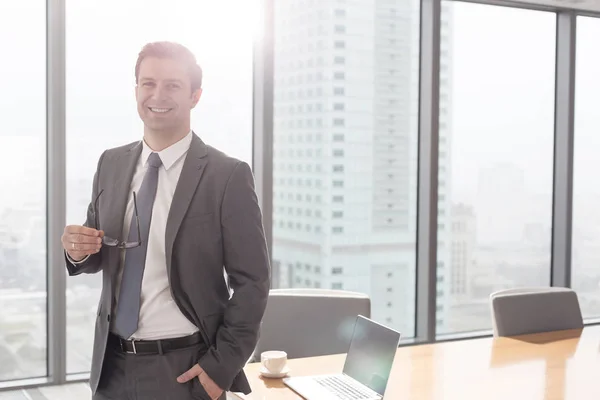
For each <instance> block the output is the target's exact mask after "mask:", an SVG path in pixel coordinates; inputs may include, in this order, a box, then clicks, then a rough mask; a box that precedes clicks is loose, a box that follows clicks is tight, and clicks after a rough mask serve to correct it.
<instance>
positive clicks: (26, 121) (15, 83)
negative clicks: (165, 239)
mask: <svg viewBox="0 0 600 400" xmlns="http://www.w3.org/2000/svg"><path fill="white" fill-rule="evenodd" d="M0 47H1V48H2V53H3V57H2V62H1V63H0V75H2V77H3V79H2V80H1V81H0V93H2V96H0V110H2V111H0V114H1V115H2V126H3V129H2V131H1V133H0V153H1V154H0V171H3V173H2V175H1V177H0V185H2V195H1V196H0V310H1V311H0V381H6V380H14V379H24V378H34V377H42V376H46V374H47V370H46V363H47V358H46V353H47V352H46V340H47V332H46V326H47V324H46V322H47V315H46V90H45V88H46V2H42V1H34V2H31V1H26V2H21V1H16V2H11V1H3V2H0ZM17 54H18V56H17ZM9 396H10V394H9Z"/></svg>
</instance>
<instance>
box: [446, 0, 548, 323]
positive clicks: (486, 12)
mask: <svg viewBox="0 0 600 400" xmlns="http://www.w3.org/2000/svg"><path fill="white" fill-rule="evenodd" d="M443 10H444V11H443V13H442V20H444V21H445V20H448V21H450V23H451V24H452V29H451V30H443V31H442V40H441V43H442V49H441V50H442V55H441V59H440V63H441V65H445V66H450V65H451V66H452V70H453V72H452V74H449V73H448V71H446V72H442V75H445V74H447V75H448V76H447V78H448V81H451V82H452V84H451V85H450V86H444V85H442V86H441V87H440V93H441V94H446V95H447V97H446V100H443V97H442V98H441V100H440V101H441V103H440V110H446V112H447V113H448V114H449V115H452V116H453V117H452V119H448V121H446V122H447V123H446V127H445V129H444V130H441V131H440V137H442V138H448V139H449V140H446V141H445V142H443V143H442V142H440V149H439V150H440V155H442V154H445V155H446V156H445V157H443V158H442V157H440V160H439V165H440V170H439V181H440V184H439V188H438V192H439V194H440V200H439V203H438V209H439V210H443V211H445V212H443V213H442V212H440V213H439V214H438V224H439V225H438V226H439V229H438V241H439V242H440V243H446V246H440V245H438V262H439V263H440V264H439V265H438V272H437V273H438V277H446V278H447V279H445V280H441V281H439V282H438V284H437V296H438V299H437V303H438V304H439V305H441V306H442V310H441V311H439V312H438V313H437V316H436V319H437V320H438V321H439V325H438V326H437V332H438V333H440V334H445V333H457V332H465V331H471V330H479V329H490V328H491V320H490V316H489V301H488V298H489V294H490V291H491V290H497V289H501V288H512V287H522V286H548V285H549V284H550V281H549V277H550V258H551V227H552V186H553V184H552V174H553V147H554V89H555V88H554V77H555V75H554V72H555V71H554V69H555V68H554V66H555V46H556V37H555V36H556V35H555V31H556V14H553V13H549V12H541V11H530V10H522V9H513V8H505V7H497V6H489V5H480V4H471V3H461V2H450V1H445V2H444V7H443ZM508 25H510V27H511V29H510V30H507V29H506V26H508ZM450 31H451V32H452V33H449V32H450ZM452 88H455V89H454V90H453V89H452ZM458 88H460V90H458ZM450 99H452V101H450ZM443 115H444V112H443V111H441V113H440V119H445V118H444V116H443ZM450 143H452V146H450V145H449V144H450ZM450 154H451V155H452V156H451V157H449V156H448V155H450ZM441 167H445V169H443V170H442V168H441ZM448 171H451V172H448ZM444 182H448V183H450V182H452V183H451V184H448V185H444V184H443V183H444ZM450 187H451V188H452V190H451V191H450ZM442 196H444V197H442ZM442 198H443V199H444V200H442ZM453 223H455V224H453ZM456 245H458V246H456ZM453 248H454V249H457V248H458V249H463V250H460V251H459V252H460V257H458V256H459V254H457V250H453ZM475 274H477V277H478V278H475ZM453 277H454V278H453ZM461 281H464V282H466V283H467V284H466V285H459V286H457V287H454V286H453V285H457V282H461ZM492 281H493V282H495V284H494V286H493V288H494V289H492V286H490V285H489V283H490V282H492Z"/></svg>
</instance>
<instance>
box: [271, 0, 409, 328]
mask: <svg viewBox="0 0 600 400" xmlns="http://www.w3.org/2000/svg"><path fill="white" fill-rule="evenodd" d="M276 3H277V7H275V10H274V27H275V28H274V29H275V33H274V35H275V37H276V38H277V40H276V41H275V44H274V46H275V50H274V58H275V64H274V69H275V71H274V75H275V77H280V78H281V79H276V81H275V83H274V86H275V87H274V91H275V93H276V96H275V100H274V101H275V103H274V109H275V112H274V120H273V126H274V131H273V151H274V153H275V154H280V153H279V151H283V152H284V153H283V154H286V153H285V152H287V151H288V150H290V149H293V150H294V151H296V149H298V148H303V149H305V150H304V153H303V154H302V155H297V154H296V153H295V154H294V157H293V158H287V157H286V161H285V163H286V165H287V168H286V169H285V170H284V169H283V168H281V167H280V164H278V163H275V164H274V168H273V178H274V180H273V183H274V184H273V192H274V193H273V194H274V196H273V201H274V204H273V207H277V206H279V205H285V206H286V207H287V205H288V204H289V205H291V206H293V207H294V208H296V207H302V208H307V207H310V208H312V209H313V210H314V214H313V215H314V216H315V217H307V216H306V215H304V216H303V217H297V219H300V220H301V221H300V222H302V223H310V224H312V225H313V227H314V229H313V230H312V231H311V232H306V231H305V230H303V231H302V232H295V231H292V230H289V229H287V228H286V229H279V228H277V229H274V231H273V250H272V251H273V256H274V257H275V258H276V259H278V260H282V261H283V264H282V265H284V266H285V263H287V262H292V263H295V262H296V261H301V262H302V263H305V262H309V263H311V264H312V265H317V264H318V265H320V266H321V267H322V268H323V271H324V272H325V273H324V274H321V275H320V276H313V277H311V279H312V283H313V285H316V283H317V282H319V283H320V287H323V288H329V287H332V286H333V287H336V284H338V285H339V286H337V287H339V288H341V287H342V283H343V285H344V286H347V287H346V289H350V288H351V289H352V290H356V291H359V292H363V293H366V294H368V295H369V297H370V298H371V302H372V306H373V307H372V315H371V317H372V318H373V319H374V320H376V321H379V322H381V323H386V317H388V316H389V315H393V316H394V323H393V324H391V325H392V326H393V327H394V328H396V329H397V330H399V331H401V332H402V334H403V337H411V336H412V335H413V332H414V320H415V318H414V313H415V310H414V305H415V298H416V296H415V277H416V274H415V272H416V268H415V260H416V254H415V248H416V246H415V245H416V223H415V222H416V221H415V220H414V219H415V216H416V212H417V209H416V208H417V203H416V198H417V196H416V195H417V193H416V190H417V185H416V178H417V175H416V174H417V159H418V157H416V156H417V155H418V148H417V143H418V140H417V139H418V126H419V124H418V115H417V113H416V112H415V110H418V108H419V98H418V97H419V96H418V92H419V90H418V89H419V44H420V38H419V31H420V30H419V15H420V9H419V6H420V2H419V1H418V0H408V1H406V2H403V3H402V18H400V19H398V18H395V19H396V20H395V21H394V24H395V26H396V28H395V29H396V33H395V35H396V34H397V33H398V32H401V33H402V35H401V36H402V40H397V43H395V44H394V45H392V46H390V45H388V37H387V36H389V23H390V21H391V19H392V17H391V16H390V13H389V11H388V9H389V7H388V6H385V4H384V5H381V4H379V3H377V2H371V3H372V4H371V3H368V2H367V3H368V4H367V3H365V2H359V3H360V4H361V5H360V7H361V8H360V9H361V13H363V12H364V15H365V16H368V18H367V20H368V21H367V20H365V19H364V18H362V19H361V18H351V16H352V12H353V11H352V10H353V9H355V8H356V6H355V5H352V4H350V3H351V2H335V5H333V6H331V7H329V10H324V12H329V13H330V14H329V21H331V20H333V22H331V23H330V27H325V28H324V29H323V31H319V24H320V23H321V24H323V23H324V22H323V21H326V20H327V18H326V16H325V15H324V17H325V20H323V19H321V22H319V19H318V18H297V16H298V9H297V8H296V9H294V8H293V7H292V6H291V4H294V2H286V1H281V2H276ZM345 3H348V4H345ZM355 3H356V2H355ZM363 3H364V4H363ZM315 4H317V3H315ZM357 4H358V3H357ZM353 7H354V8H353ZM326 8H327V7H325V9H326ZM336 9H337V10H340V12H339V14H340V15H337V12H336V11H335V10H336ZM334 14H335V15H337V16H344V15H345V18H337V17H336V16H334ZM397 14H398V15H400V11H398V13H397ZM373 26H375V27H378V28H377V29H372V27H373ZM379 27H381V29H379ZM310 32H314V35H313V36H312V37H311V36H310ZM307 33H308V34H307ZM343 33H345V34H343ZM354 33H356V34H354ZM332 34H333V38H332ZM315 36H317V37H315ZM398 37H400V36H398ZM319 42H321V43H322V45H321V46H320V47H319V46H318V43H319ZM310 44H313V45H315V50H313V51H312V52H311V50H310V47H309V45H310ZM303 48H304V49H308V50H307V51H305V52H300V51H297V50H296V49H303ZM316 48H318V50H317V49H316ZM390 52H393V53H394V54H398V56H397V57H396V59H395V60H394V61H393V62H391V63H390V62H388V57H389V53H390ZM400 55H402V56H400ZM317 56H319V57H323V60H325V62H324V64H325V66H327V65H328V66H329V68H324V69H323V80H322V81H321V82H315V83H313V84H311V85H312V87H313V89H314V90H315V91H316V90H317V89H318V88H321V89H322V91H323V100H324V101H321V102H319V103H320V104H318V108H317V102H315V101H307V99H306V98H305V99H299V98H290V97H287V96H286V97H284V96H282V94H284V93H285V94H287V93H289V92H290V91H294V92H296V93H297V91H298V89H299V87H298V86H297V83H296V84H294V83H291V82H289V80H288V78H289V77H291V76H294V77H297V76H306V75H307V74H309V73H313V74H314V73H315V71H314V68H309V67H307V66H306V65H302V64H300V61H305V60H306V59H309V58H311V57H312V58H314V57H317ZM336 57H337V58H336ZM342 60H343V62H342ZM365 60H375V62H374V63H372V62H370V63H369V67H368V68H366V67H365V64H364V63H365ZM336 62H339V63H337V64H336ZM390 69H394V70H396V71H397V72H396V73H395V74H389V71H390ZM357 82H358V83H357ZM365 85H366V86H367V87H365ZM302 90H306V88H304V89H302ZM390 95H392V96H393V97H394V99H395V100H396V101H397V102H396V103H395V104H393V105H392V106H390V105H389V104H388V102H389V99H390ZM365 96H367V97H368V102H369V103H372V104H375V105H379V104H381V105H383V108H379V107H377V106H376V107H371V108H369V107H367V108H365V107H361V104H362V103H364V101H366V100H365V99H366V98H367V97H365ZM309 100H310V99H309ZM313 100H314V99H313ZM325 100H326V101H325ZM310 102H312V103H313V110H312V111H311V115H310V116H311V118H315V119H316V118H320V119H322V120H323V124H322V128H320V127H315V128H310V127H306V126H305V127H303V128H301V130H302V132H298V128H297V125H296V124H294V126H293V127H292V126H290V122H292V121H295V120H297V118H294V115H291V114H287V113H283V112H282V111H283V110H286V109H288V110H289V108H290V107H294V108H295V109H296V107H297V106H298V105H304V107H306V105H307V104H309V103H310ZM357 107H358V108H357ZM390 115H391V116H392V118H390V117H389V116H390ZM382 117H383V118H382ZM382 119H383V123H380V121H381V120H382ZM355 125H356V126H355ZM390 129H392V130H394V132H395V133H394V134H393V135H390V134H389V130H390ZM319 131H321V132H319ZM297 133H301V134H307V133H312V134H314V135H315V138H317V135H319V138H320V139H319V140H315V142H314V144H315V146H313V149H314V151H313V155H311V156H309V155H308V154H307V153H306V148H307V147H308V145H307V143H304V144H298V143H290V142H288V141H287V140H286V138H288V137H289V135H290V134H297ZM332 143H333V146H332V145H331V144H332ZM371 143H372V144H373V145H371ZM380 143H381V146H379V144H380ZM342 144H343V145H342ZM367 144H369V145H367ZM316 145H319V146H316ZM390 145H393V146H394V147H393V151H388V150H387V149H388V146H390ZM317 148H319V149H322V152H321V153H320V154H317V152H316V149H317ZM354 149H360V150H359V151H358V152H357V151H354ZM334 150H335V151H334ZM382 150H383V151H384V152H385V153H386V154H385V155H383V156H382V155H381V154H380V151H382ZM388 159H393V161H395V162H393V163H388ZM367 160H369V161H367ZM306 164H312V165H313V166H314V168H313V169H312V171H311V172H309V171H308V170H307V169H304V172H302V171H299V169H298V168H297V166H298V165H306ZM388 173H393V174H394V176H395V179H396V180H395V181H394V182H392V181H390V180H388V179H387V174H388ZM279 177H285V178H287V177H293V178H294V179H297V178H302V179H306V178H310V179H312V180H313V181H315V182H316V180H317V179H319V180H321V181H322V182H323V185H322V186H321V187H317V186H316V185H313V186H312V187H307V186H306V185H305V186H303V187H298V186H295V189H297V192H298V193H303V194H309V193H310V194H311V195H312V196H313V199H315V200H314V201H313V202H311V203H308V200H306V199H305V200H303V201H297V200H294V199H291V200H289V199H287V197H286V196H285V195H284V197H283V198H282V197H281V196H280V193H286V194H287V193H288V191H286V186H284V185H282V184H280V183H279V181H278V180H277V178H279ZM349 178H351V179H352V180H349ZM287 188H288V189H289V186H287ZM388 188H393V190H394V191H393V193H391V194H388V192H387V189H388ZM294 193H296V192H294ZM317 198H318V199H319V200H318V201H317V200H316V199H317ZM389 203H393V204H394V205H395V206H394V208H392V209H388V208H387V207H386V205H387V204H389ZM317 212H318V213H319V214H317ZM317 215H322V217H321V218H320V219H317ZM388 218H393V219H394V224H393V225H391V224H388V223H387V220H388ZM317 224H319V225H320V226H318V227H317ZM331 238H334V240H329V239H331ZM334 246H335V247H334ZM306 249H314V251H313V250H310V251H307V250H306ZM365 249H366V250H365ZM357 254H359V255H360V257H357V256H356V255H357ZM374 260H402V262H401V263H398V264H397V266H395V267H393V268H392V269H390V268H388V267H389V266H382V267H381V268H380V267H379V266H371V265H369V263H370V262H372V261H374ZM334 267H340V268H343V271H344V276H347V277H348V278H347V279H349V282H348V283H346V282H331V281H330V280H329V277H330V276H331V274H330V273H329V271H331V270H332V268H334ZM388 272H393V275H392V276H391V277H389V276H388ZM281 275H284V276H285V275H286V274H285V273H282V274H277V273H274V276H281ZM357 275H359V276H361V277H362V276H364V279H355V278H354V277H355V276H357ZM365 275H366V276H365ZM344 279H346V278H344ZM303 280H304V277H303ZM339 280H340V281H341V279H339ZM292 283H293V281H292ZM332 283H333V285H332ZM288 285H289V280H287V281H286V280H281V282H273V287H274V288H276V287H283V288H285V287H287V286H288ZM391 286H394V287H397V288H398V289H397V290H395V291H394V293H387V292H386V288H387V287H391ZM388 302H391V303H392V304H393V306H392V307H391V308H387V303H388Z"/></svg>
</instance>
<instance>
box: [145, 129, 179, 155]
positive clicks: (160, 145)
mask: <svg viewBox="0 0 600 400" xmlns="http://www.w3.org/2000/svg"><path fill="white" fill-rule="evenodd" d="M188 133H190V129H189V128H188V129H187V130H185V129H182V130H181V131H177V132H173V133H168V132H157V131H152V130H149V129H144V141H145V142H146V144H147V145H148V147H150V148H151V149H152V150H153V151H157V152H158V151H162V150H164V149H166V148H167V147H169V146H172V145H174V144H175V143H177V142H179V141H180V140H181V139H183V138H184V137H186V136H187V134H188Z"/></svg>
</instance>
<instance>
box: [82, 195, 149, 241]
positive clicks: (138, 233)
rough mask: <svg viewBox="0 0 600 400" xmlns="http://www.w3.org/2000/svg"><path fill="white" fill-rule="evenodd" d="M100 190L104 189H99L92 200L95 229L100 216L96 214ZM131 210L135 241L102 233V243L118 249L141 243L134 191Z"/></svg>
mask: <svg viewBox="0 0 600 400" xmlns="http://www.w3.org/2000/svg"><path fill="white" fill-rule="evenodd" d="M102 192H104V189H102V190H100V193H98V196H96V200H95V201H94V210H93V213H94V224H95V226H96V229H97V230H100V226H99V225H100V217H99V216H98V200H100V195H101V194H102ZM133 210H134V215H135V224H136V226H137V237H138V240H137V242H125V241H121V240H118V239H113V238H111V237H108V236H106V235H104V236H103V237H102V244H104V245H105V246H110V247H116V248H119V249H133V248H134V247H138V246H141V245H142V235H141V233H140V218H139V216H138V209H137V199H136V195H135V192H133Z"/></svg>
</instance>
